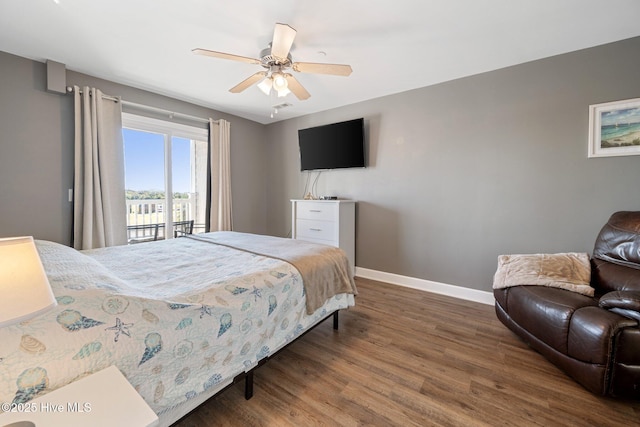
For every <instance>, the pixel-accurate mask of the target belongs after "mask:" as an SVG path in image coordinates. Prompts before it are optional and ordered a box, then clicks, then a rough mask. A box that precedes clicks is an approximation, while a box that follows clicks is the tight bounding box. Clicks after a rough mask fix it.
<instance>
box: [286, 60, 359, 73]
mask: <svg viewBox="0 0 640 427" xmlns="http://www.w3.org/2000/svg"><path fill="white" fill-rule="evenodd" d="M292 67H293V70H294V71H298V72H300V73H314V74H331V75H333V76H348V75H349V74H351V72H352V71H353V70H352V69H351V65H343V64H318V63H314V62H295V63H294V64H293V65H292Z"/></svg>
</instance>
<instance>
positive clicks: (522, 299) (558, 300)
mask: <svg viewBox="0 0 640 427" xmlns="http://www.w3.org/2000/svg"><path fill="white" fill-rule="evenodd" d="M496 291H498V290H496ZM504 291H506V292H504V294H503V296H502V297H501V296H500V295H499V293H498V292H494V294H496V300H497V301H498V303H501V301H500V300H502V301H503V303H501V305H502V306H503V309H504V310H505V311H506V312H507V313H509V316H510V317H511V318H512V319H513V321H515V322H516V323H518V324H519V325H520V326H521V327H522V328H524V329H526V330H527V331H529V333H531V334H532V335H534V336H536V337H537V338H538V339H539V340H541V341H543V342H544V343H546V344H547V345H549V346H550V347H552V348H554V349H556V350H557V351H560V352H562V353H565V354H567V353H568V346H567V343H568V341H569V330H570V327H571V320H572V317H573V315H574V313H575V312H576V311H577V310H579V309H580V308H582V307H596V308H597V307H598V301H597V300H595V299H593V298H590V297H587V296H584V295H581V294H577V293H575V292H570V291H566V290H564V289H556V288H547V287H544V286H516V287H512V288H508V289H506V290H504ZM598 309H599V308H598Z"/></svg>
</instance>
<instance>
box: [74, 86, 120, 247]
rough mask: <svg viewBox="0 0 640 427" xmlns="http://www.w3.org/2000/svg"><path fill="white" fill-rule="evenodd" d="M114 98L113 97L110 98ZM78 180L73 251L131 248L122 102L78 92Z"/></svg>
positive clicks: (86, 89)
mask: <svg viewBox="0 0 640 427" xmlns="http://www.w3.org/2000/svg"><path fill="white" fill-rule="evenodd" d="M109 98H110V97H109ZM74 110H75V175H74V183H73V188H74V191H73V193H74V197H73V247H74V248H76V249H93V248H103V247H105V246H115V245H123V244H126V243H127V221H126V202H125V192H124V147H123V143H122V106H121V103H120V99H119V98H116V100H115V101H114V100H113V99H104V94H103V93H102V92H100V91H99V90H97V89H95V88H89V87H83V88H82V92H81V91H80V88H79V87H78V86H75V87H74Z"/></svg>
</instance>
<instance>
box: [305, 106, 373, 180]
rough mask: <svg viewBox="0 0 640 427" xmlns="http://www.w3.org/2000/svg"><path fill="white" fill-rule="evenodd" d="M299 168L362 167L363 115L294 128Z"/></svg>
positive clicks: (363, 158)
mask: <svg viewBox="0 0 640 427" xmlns="http://www.w3.org/2000/svg"><path fill="white" fill-rule="evenodd" d="M298 144H299V146H300V170H302V171H309V170H317V169H338V168H363V167H366V164H365V149H364V146H365V145H364V119H362V118H361V119H355V120H349V121H346V122H340V123H333V124H329V125H324V126H316V127H312V128H307V129H300V130H298Z"/></svg>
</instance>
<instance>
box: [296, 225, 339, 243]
mask: <svg viewBox="0 0 640 427" xmlns="http://www.w3.org/2000/svg"><path fill="white" fill-rule="evenodd" d="M335 236H336V223H335V222H333V221H318V220H314V219H304V218H298V219H297V220H296V238H298V239H301V240H306V238H309V239H320V240H325V241H329V242H330V243H333V244H334V246H335V245H336V243H335V240H336V238H335Z"/></svg>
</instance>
